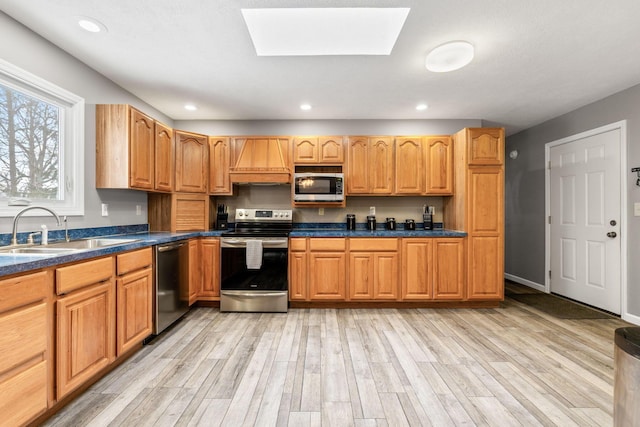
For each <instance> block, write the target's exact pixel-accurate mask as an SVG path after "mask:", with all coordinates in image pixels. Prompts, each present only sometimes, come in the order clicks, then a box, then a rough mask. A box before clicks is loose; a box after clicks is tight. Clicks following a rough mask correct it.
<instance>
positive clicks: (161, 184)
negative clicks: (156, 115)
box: [155, 122, 175, 192]
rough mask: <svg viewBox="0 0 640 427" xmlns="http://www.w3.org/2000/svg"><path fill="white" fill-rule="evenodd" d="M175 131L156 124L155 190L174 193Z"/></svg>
mask: <svg viewBox="0 0 640 427" xmlns="http://www.w3.org/2000/svg"><path fill="white" fill-rule="evenodd" d="M174 151H175V150H174V147H173V129H171V128H170V127H168V126H165V125H163V124H162V123H158V122H156V127H155V171H156V176H155V189H156V191H166V192H170V191H173V176H174V167H173V154H174Z"/></svg>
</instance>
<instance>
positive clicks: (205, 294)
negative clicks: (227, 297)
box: [189, 238, 220, 301]
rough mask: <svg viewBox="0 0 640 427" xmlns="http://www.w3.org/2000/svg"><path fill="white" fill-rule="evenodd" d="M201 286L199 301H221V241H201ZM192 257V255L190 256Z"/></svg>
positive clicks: (211, 239)
mask: <svg viewBox="0 0 640 427" xmlns="http://www.w3.org/2000/svg"><path fill="white" fill-rule="evenodd" d="M199 245H200V247H199V248H198V249H199V252H200V253H199V255H200V262H199V264H200V286H199V289H198V295H197V299H198V300H203V301H219V300H220V239H218V238H204V239H200V240H199ZM189 255H191V254H189Z"/></svg>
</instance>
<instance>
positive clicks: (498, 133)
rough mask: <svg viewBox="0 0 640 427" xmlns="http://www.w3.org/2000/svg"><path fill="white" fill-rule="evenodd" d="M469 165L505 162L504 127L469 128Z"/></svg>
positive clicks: (500, 163)
mask: <svg viewBox="0 0 640 427" xmlns="http://www.w3.org/2000/svg"><path fill="white" fill-rule="evenodd" d="M467 132H468V133H467V141H468V149H469V165H495V166H498V165H502V164H503V163H504V129H503V128H471V129H467Z"/></svg>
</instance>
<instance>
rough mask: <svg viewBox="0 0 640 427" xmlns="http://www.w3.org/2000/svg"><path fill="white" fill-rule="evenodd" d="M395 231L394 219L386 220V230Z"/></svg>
mask: <svg viewBox="0 0 640 427" xmlns="http://www.w3.org/2000/svg"><path fill="white" fill-rule="evenodd" d="M395 229H396V219H395V218H387V230H395Z"/></svg>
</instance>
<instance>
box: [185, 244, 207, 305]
mask: <svg viewBox="0 0 640 427" xmlns="http://www.w3.org/2000/svg"><path fill="white" fill-rule="evenodd" d="M201 283H202V276H201V271H200V245H199V244H198V239H190V240H189V296H188V298H189V305H192V304H193V303H195V302H196V301H197V300H198V291H199V290H200V287H201ZM181 298H182V295H181Z"/></svg>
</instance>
